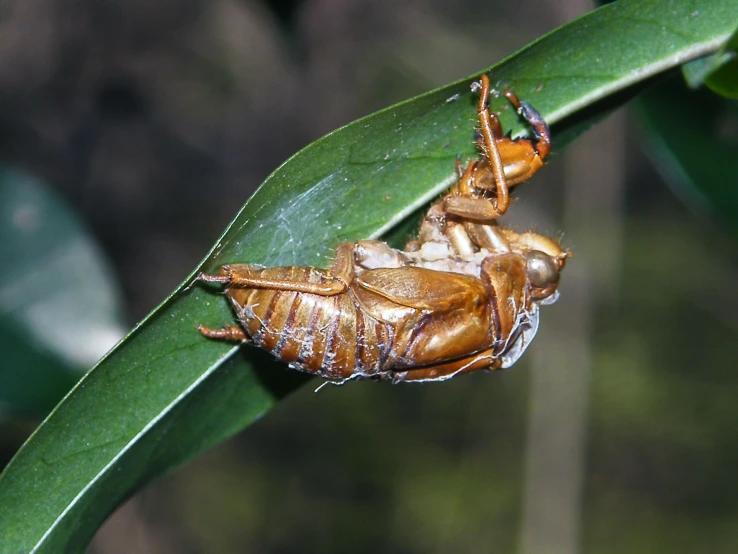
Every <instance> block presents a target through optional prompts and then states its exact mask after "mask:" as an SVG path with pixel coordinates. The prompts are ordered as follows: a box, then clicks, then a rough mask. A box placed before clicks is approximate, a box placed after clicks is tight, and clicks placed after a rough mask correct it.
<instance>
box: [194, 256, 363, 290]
mask: <svg viewBox="0 0 738 554" xmlns="http://www.w3.org/2000/svg"><path fill="white" fill-rule="evenodd" d="M353 270H354V262H353V245H352V244H342V245H341V246H339V247H338V249H337V250H336V259H335V261H334V262H333V265H332V266H331V275H330V276H329V277H328V278H327V280H326V282H323V283H306V282H304V281H293V280H289V279H272V278H268V277H261V276H259V275H255V274H254V273H252V271H254V272H256V271H261V269H252V268H250V267H249V266H248V265H238V266H230V265H224V266H223V267H221V268H220V275H207V274H205V273H201V274H200V275H198V277H197V279H198V280H199V281H205V282H207V283H223V284H224V285H230V286H235V287H243V288H254V289H272V290H283V291H289V292H304V293H308V294H318V295H320V296H335V295H337V294H342V293H344V292H346V291H347V290H348V287H349V284H350V283H351V280H352V279H353V274H354V273H353Z"/></svg>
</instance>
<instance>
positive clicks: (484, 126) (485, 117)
mask: <svg viewBox="0 0 738 554" xmlns="http://www.w3.org/2000/svg"><path fill="white" fill-rule="evenodd" d="M489 89H490V85H489V77H488V76H487V75H482V90H481V91H480V93H479V104H478V106H477V117H478V119H479V131H480V133H481V135H482V146H483V148H484V154H485V155H486V157H487V160H488V161H489V165H490V169H491V170H492V175H493V177H494V179H495V185H496V192H497V194H496V198H495V201H494V205H493V208H494V211H495V212H496V214H497V215H496V216H495V217H497V216H500V215H502V214H504V213H505V212H506V211H507V207H508V205H509V204H510V193H509V191H508V188H507V182H506V179H505V167H504V165H503V163H502V156H501V155H500V149H499V147H498V146H497V140H498V139H499V137H497V136H495V129H498V130H499V129H500V122H499V121H498V120H497V116H494V118H493V116H491V115H490V112H489ZM499 134H501V133H499Z"/></svg>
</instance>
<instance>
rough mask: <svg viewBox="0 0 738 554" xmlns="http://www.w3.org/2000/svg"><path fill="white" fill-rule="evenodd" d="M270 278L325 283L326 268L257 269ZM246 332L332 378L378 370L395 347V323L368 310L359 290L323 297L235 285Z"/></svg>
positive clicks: (233, 297)
mask: <svg viewBox="0 0 738 554" xmlns="http://www.w3.org/2000/svg"><path fill="white" fill-rule="evenodd" d="M254 275H255V276H259V277H263V278H266V279H288V280H291V281H296V282H305V283H321V282H323V281H325V277H326V272H325V271H324V270H321V269H316V268H311V267H296V266H292V267H275V268H267V269H262V270H255V271H254ZM226 294H227V296H228V297H229V298H230V300H231V302H232V303H233V304H234V306H235V309H236V313H237V315H238V319H239V320H240V322H241V324H242V325H243V327H244V329H245V331H246V334H247V335H248V336H249V338H250V339H251V340H252V341H253V342H254V343H255V344H256V345H258V346H260V347H262V348H264V349H265V350H268V351H269V352H271V353H272V354H273V355H274V356H276V357H277V358H279V359H281V360H283V361H285V362H288V363H290V364H293V365H294V366H295V367H297V368H298V369H301V370H303V371H308V372H310V373H316V374H318V375H320V376H321V377H324V378H326V379H334V380H335V379H345V378H350V377H353V376H356V374H359V375H365V376H369V375H374V374H376V373H377V372H379V371H381V369H382V368H383V366H384V364H385V362H386V360H387V356H388V352H389V350H390V349H391V342H392V339H391V335H392V332H391V330H390V328H389V327H388V326H387V325H386V324H384V323H381V322H379V321H377V320H376V319H374V318H372V317H371V316H369V315H368V314H366V313H365V312H364V311H363V310H362V309H361V307H360V306H359V305H358V303H357V302H356V300H355V298H354V295H353V293H352V292H351V290H350V289H349V291H348V292H346V293H343V294H337V295H334V296H319V295H316V294H309V293H304V292H292V291H278V290H273V289H253V288H242V287H229V288H228V289H227V290H226Z"/></svg>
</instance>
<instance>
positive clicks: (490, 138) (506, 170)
mask: <svg viewBox="0 0 738 554" xmlns="http://www.w3.org/2000/svg"><path fill="white" fill-rule="evenodd" d="M477 88H478V89H479V101H478V103H477V120H478V122H479V129H478V130H479V139H478V141H477V144H478V146H479V149H480V150H481V152H482V156H481V157H480V158H479V159H476V160H473V161H472V162H470V163H469V165H468V166H467V167H466V169H465V170H463V171H462V170H461V166H460V165H459V163H458V162H457V171H458V174H459V182H458V183H457V184H456V186H455V187H454V188H453V190H452V194H449V195H448V196H447V197H446V200H445V206H444V207H445V210H446V212H447V213H449V214H452V215H456V216H459V217H465V218H471V219H475V220H483V221H491V220H493V219H495V218H497V217H499V216H501V215H503V214H504V213H505V212H506V211H507V208H508V206H509V204H510V193H509V188H510V187H512V186H514V185H517V184H519V183H522V182H523V181H527V180H528V179H530V178H531V177H532V176H533V175H534V174H535V173H537V172H538V170H539V169H541V168H542V167H543V160H544V159H545V158H546V157H547V156H548V155H549V153H550V152H551V130H550V129H549V127H548V124H547V123H546V121H545V119H544V118H543V117H542V116H541V114H539V113H538V112H537V111H536V110H535V109H534V108H533V106H531V105H530V104H528V103H527V102H524V101H522V100H519V99H518V97H517V96H516V95H515V93H513V92H512V91H510V90H506V91H504V93H503V94H504V95H505V96H506V97H507V99H508V100H509V101H510V103H511V104H512V106H513V107H514V108H515V110H516V111H517V113H518V115H519V116H520V117H522V118H523V119H524V120H525V121H526V123H528V125H530V127H531V129H532V130H533V135H534V138H533V139H527V138H517V139H513V138H510V137H509V136H505V135H504V134H503V132H502V127H501V125H500V120H499V119H498V118H497V115H496V114H494V113H492V112H490V111H489V95H490V90H491V87H490V82H489V77H488V76H487V75H482V77H481V80H480V81H479V82H475V83H474V85H473V86H472V89H473V90H474V89H477ZM475 197H485V198H488V200H489V201H488V202H487V203H486V204H483V205H478V206H476V207H475V209H474V210H472V211H470V210H469V199H470V198H475Z"/></svg>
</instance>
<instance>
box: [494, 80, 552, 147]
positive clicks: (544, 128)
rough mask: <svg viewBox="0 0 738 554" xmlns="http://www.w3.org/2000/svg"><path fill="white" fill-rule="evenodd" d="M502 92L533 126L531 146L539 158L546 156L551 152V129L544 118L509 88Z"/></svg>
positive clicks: (521, 115)
mask: <svg viewBox="0 0 738 554" xmlns="http://www.w3.org/2000/svg"><path fill="white" fill-rule="evenodd" d="M504 94H505V96H506V97H507V99H508V100H509V101H510V103H511V104H512V105H513V107H514V108H515V110H516V111H517V112H518V114H519V115H520V117H522V118H523V119H525V121H527V122H528V124H529V125H530V126H531V127H533V132H534V133H535V135H536V141H535V142H534V143H533V146H534V148H535V150H536V152H537V153H538V155H539V156H540V157H541V159H543V158H545V157H546V156H548V154H549V153H550V152H551V129H549V127H548V123H546V120H545V119H543V116H542V115H541V114H539V113H538V112H537V111H536V110H535V109H534V108H533V106H531V105H530V104H528V102H524V101H522V100H519V99H518V97H517V96H516V95H515V93H514V92H512V91H511V90H506V91H505V92H504Z"/></svg>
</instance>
